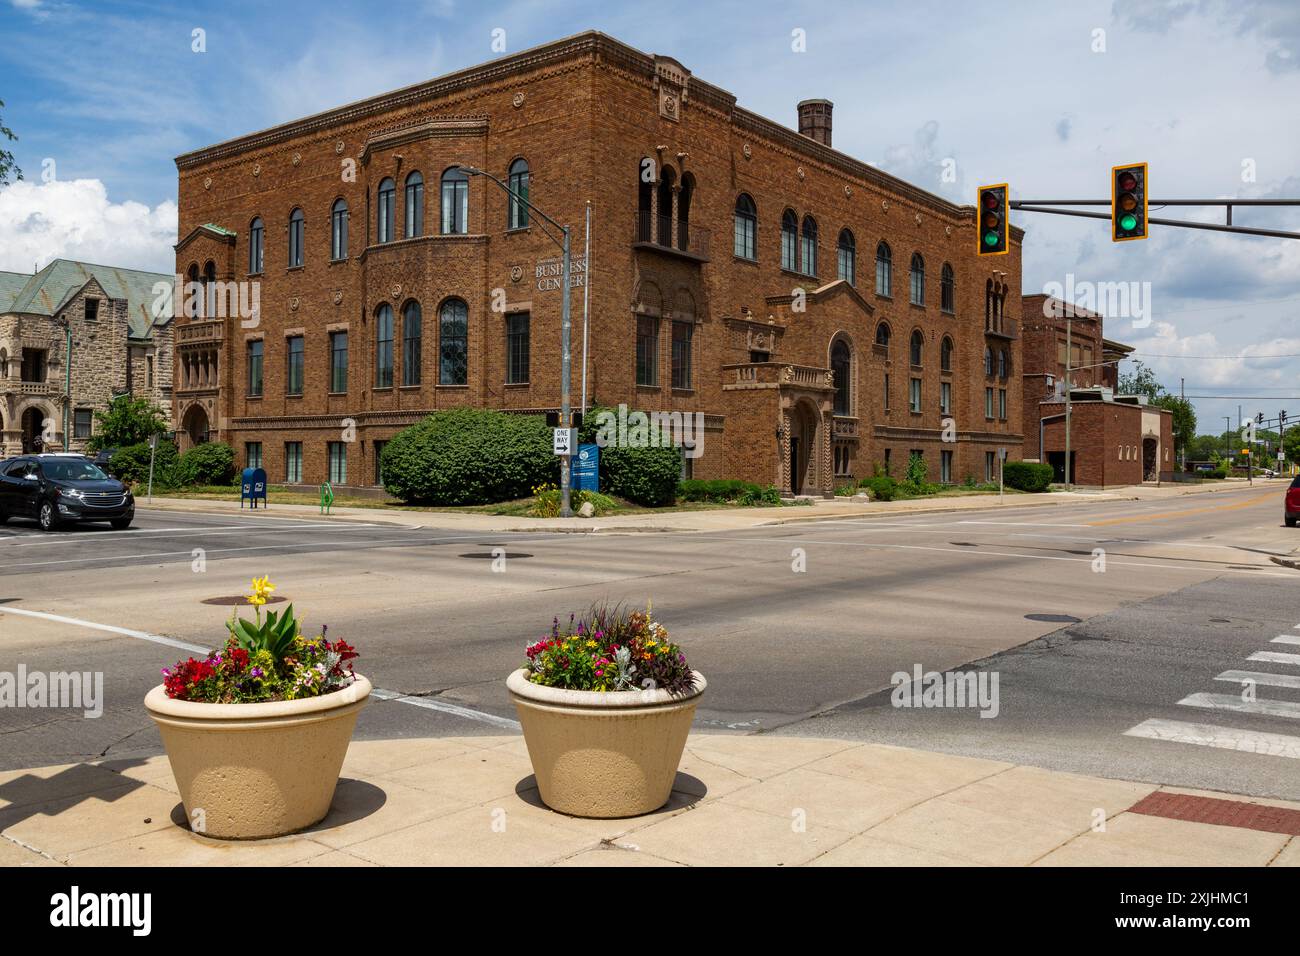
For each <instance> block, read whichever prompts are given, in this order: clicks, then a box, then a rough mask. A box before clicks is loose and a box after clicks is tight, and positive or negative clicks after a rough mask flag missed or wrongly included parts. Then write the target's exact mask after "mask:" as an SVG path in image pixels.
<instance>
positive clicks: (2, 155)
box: [0, 100, 23, 186]
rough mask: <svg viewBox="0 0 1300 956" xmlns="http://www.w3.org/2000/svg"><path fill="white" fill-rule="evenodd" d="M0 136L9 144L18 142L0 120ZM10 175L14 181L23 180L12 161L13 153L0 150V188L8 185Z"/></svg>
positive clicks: (21, 172)
mask: <svg viewBox="0 0 1300 956" xmlns="http://www.w3.org/2000/svg"><path fill="white" fill-rule="evenodd" d="M4 105H5V101H4V100H0V106H4ZM0 136H3V137H4V138H5V139H7V140H9V141H10V142H11V143H13V142H17V141H18V137H17V136H16V135H15V134H14V131H13V130H11V129H10V128H9V127H8V126H6V125H5V124H4V120H0ZM11 175H12V176H13V178H14V179H15V180H20V179H22V178H23V171H22V170H21V169H19V168H18V163H16V162H15V161H14V154H13V153H11V152H10V151H9V150H7V149H0V186H7V185H9V177H10V176H11Z"/></svg>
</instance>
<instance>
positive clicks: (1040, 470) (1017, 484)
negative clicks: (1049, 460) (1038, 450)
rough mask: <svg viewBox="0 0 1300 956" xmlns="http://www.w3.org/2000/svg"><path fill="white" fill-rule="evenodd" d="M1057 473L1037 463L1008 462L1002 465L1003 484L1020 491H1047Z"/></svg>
mask: <svg viewBox="0 0 1300 956" xmlns="http://www.w3.org/2000/svg"><path fill="white" fill-rule="evenodd" d="M1054 476H1055V472H1054V471H1053V470H1052V466H1051V465H1046V464H1042V463H1041V462H1036V461H1008V462H1004V463H1003V465H1002V483H1003V484H1004V485H1006V486H1007V487H1008V488H1015V489H1017V490H1019V491H1034V492H1037V491H1046V490H1047V486H1048V485H1050V484H1051V483H1052V478H1053V477H1054Z"/></svg>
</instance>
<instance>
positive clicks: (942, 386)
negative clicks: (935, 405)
mask: <svg viewBox="0 0 1300 956" xmlns="http://www.w3.org/2000/svg"><path fill="white" fill-rule="evenodd" d="M939 411H941V412H943V413H944V414H945V415H951V414H952V382H940V383H939Z"/></svg>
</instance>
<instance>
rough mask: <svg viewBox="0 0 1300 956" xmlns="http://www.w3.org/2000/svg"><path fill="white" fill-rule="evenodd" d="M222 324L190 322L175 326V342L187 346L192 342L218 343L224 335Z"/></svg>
mask: <svg viewBox="0 0 1300 956" xmlns="http://www.w3.org/2000/svg"><path fill="white" fill-rule="evenodd" d="M224 325H225V324H224V323H222V322H191V323H187V324H183V325H177V326H176V342H177V344H179V345H189V344H191V343H194V342H220V341H221V339H222V337H223V334H224Z"/></svg>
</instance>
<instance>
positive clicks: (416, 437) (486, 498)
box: [381, 408, 676, 505]
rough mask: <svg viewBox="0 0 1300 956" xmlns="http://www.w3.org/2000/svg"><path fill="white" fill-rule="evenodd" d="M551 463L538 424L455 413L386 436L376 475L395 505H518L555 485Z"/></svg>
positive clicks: (480, 412)
mask: <svg viewBox="0 0 1300 956" xmlns="http://www.w3.org/2000/svg"><path fill="white" fill-rule="evenodd" d="M601 458H602V461H601V464H602V466H603V465H604V456H603V455H602V456H601ZM559 462H560V460H559V458H557V457H556V456H555V455H554V454H553V453H552V450H551V430H550V429H549V428H547V427H546V419H545V418H544V417H542V416H540V415H515V414H509V413H506V412H496V411H490V410H486V409H476V408H458V409H453V410H450V411H445V412H434V413H433V414H432V415H430V416H428V417H427V418H425V419H424V420H423V421H419V422H416V423H415V424H414V425H412V426H411V427H409V428H405V429H403V430H402V431H400V432H398V433H397V434H396V435H394V436H393V438H392V439H391V440H390V441H389V442H388V444H387V445H385V446H384V452H383V456H382V460H381V468H382V474H383V476H384V490H385V491H387V492H388V493H389V494H390V495H393V496H394V497H395V498H400V499H401V500H402V501H406V502H409V503H412V504H427V505H478V504H490V503H492V502H496V501H511V500H514V499H516V498H526V497H528V496H529V495H531V494H532V493H533V489H534V488H537V487H538V486H540V485H544V484H548V483H550V484H556V483H558V482H559V472H560V464H559ZM675 480H676V475H674V481H675Z"/></svg>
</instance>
